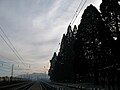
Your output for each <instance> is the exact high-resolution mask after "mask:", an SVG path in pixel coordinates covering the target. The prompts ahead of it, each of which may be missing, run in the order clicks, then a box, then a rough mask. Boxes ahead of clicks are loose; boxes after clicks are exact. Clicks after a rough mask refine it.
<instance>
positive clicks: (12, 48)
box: [0, 27, 26, 66]
mask: <svg viewBox="0 0 120 90" xmlns="http://www.w3.org/2000/svg"><path fill="white" fill-rule="evenodd" d="M0 30H1V31H2V32H4V31H3V29H2V28H1V27H0ZM3 34H4V36H5V37H6V38H7V40H8V42H9V43H11V41H10V39H8V37H7V35H6V34H5V32H4V33H3ZM0 37H1V38H2V39H3V41H4V42H5V43H6V45H7V46H8V47H9V48H10V49H11V50H12V52H13V53H14V55H15V56H16V57H17V58H18V59H19V60H20V61H21V62H22V64H23V65H24V66H26V65H25V63H24V62H23V61H22V59H21V57H20V56H19V55H18V53H16V51H17V50H16V49H15V47H14V46H13V44H12V43H11V46H12V47H11V46H10V44H9V43H8V42H7V41H6V40H5V38H4V37H3V36H2V34H1V33H0Z"/></svg>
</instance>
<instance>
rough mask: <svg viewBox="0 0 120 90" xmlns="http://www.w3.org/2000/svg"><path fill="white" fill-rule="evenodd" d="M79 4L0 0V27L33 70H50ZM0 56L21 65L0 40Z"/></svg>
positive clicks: (59, 0)
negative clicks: (52, 59)
mask: <svg viewBox="0 0 120 90" xmlns="http://www.w3.org/2000/svg"><path fill="white" fill-rule="evenodd" d="M79 3H80V0H0V12H1V14H0V26H1V27H2V28H3V29H4V31H5V33H6V35H7V36H8V37H9V38H10V40H11V41H12V43H13V45H14V46H15V47H16V49H17V51H18V52H19V54H20V55H21V56H22V57H23V58H24V61H23V62H24V63H27V64H31V65H32V67H33V68H32V69H33V71H34V70H35V66H36V67H37V70H38V69H41V70H42V69H43V68H42V67H43V66H44V65H46V68H48V67H49V60H50V59H51V57H52V55H53V53H54V52H55V51H56V49H57V48H58V44H59V42H60V40H61V38H62V34H63V33H65V32H66V30H67V27H68V25H69V23H70V20H71V19H72V16H73V15H74V13H75V10H76V9H77V7H78V4H79ZM90 3H91V2H88V3H87V4H86V6H87V5H89V4H90ZM92 3H94V4H95V5H98V4H99V3H100V2H97V1H96V0H94V1H93V2H92ZM79 17H80V16H79ZM77 20H78V21H76V23H75V24H79V22H80V18H77ZM0 33H1V32H0ZM0 54H1V55H2V56H5V57H7V58H9V59H12V60H13V61H12V62H11V63H15V62H14V60H16V61H17V62H18V64H20V65H21V64H22V63H21V62H20V61H19V60H18V59H17V57H16V56H15V55H14V54H13V52H12V51H11V50H10V49H9V48H8V47H7V46H6V45H5V42H4V41H3V40H2V39H1V38H0ZM8 63H9V62H8ZM15 64H16V63H15Z"/></svg>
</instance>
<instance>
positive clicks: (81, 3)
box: [70, 0, 83, 24]
mask: <svg viewBox="0 0 120 90" xmlns="http://www.w3.org/2000/svg"><path fill="white" fill-rule="evenodd" d="M82 2H83V0H81V2H80V4H79V6H78V8H77V10H76V11H75V13H74V15H73V17H72V19H71V21H70V24H71V23H72V21H73V20H74V18H75V16H76V14H77V12H78V10H79V8H80V6H81V4H82Z"/></svg>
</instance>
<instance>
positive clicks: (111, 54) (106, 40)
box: [49, 0, 120, 84]
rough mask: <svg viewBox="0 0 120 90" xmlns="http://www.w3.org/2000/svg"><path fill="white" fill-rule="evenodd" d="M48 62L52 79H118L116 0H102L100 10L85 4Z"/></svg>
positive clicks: (119, 53)
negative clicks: (78, 17) (79, 19)
mask: <svg viewBox="0 0 120 90" xmlns="http://www.w3.org/2000/svg"><path fill="white" fill-rule="evenodd" d="M50 63H51V66H50V69H49V75H50V79H51V80H52V81H56V82H72V83H75V82H93V83H94V84H105V83H108V84H111V83H113V82H114V83H120V77H119V75H120V1H119V0H102V3H101V4H100V11H98V10H97V9H96V7H94V6H93V5H90V6H88V7H87V8H86V9H85V10H84V13H83V15H82V19H81V22H80V24H79V25H78V27H77V26H76V25H75V26H74V28H73V29H72V27H71V26H70V25H69V26H68V29H67V33H66V34H63V37H62V40H61V44H60V50H59V52H58V54H56V52H55V53H54V55H53V57H52V59H51V60H50Z"/></svg>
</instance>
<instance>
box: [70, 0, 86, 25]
mask: <svg viewBox="0 0 120 90" xmlns="http://www.w3.org/2000/svg"><path fill="white" fill-rule="evenodd" d="M86 2H87V0H85V2H84V3H83V5H82V7H81V9H80V10H79V12H78V14H77V15H76V16H75V18H74V20H73V22H72V23H71V25H73V24H74V22H75V20H76V19H77V17H78V15H79V14H80V12H81V10H82V9H83V7H84V5H85V4H86Z"/></svg>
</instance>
